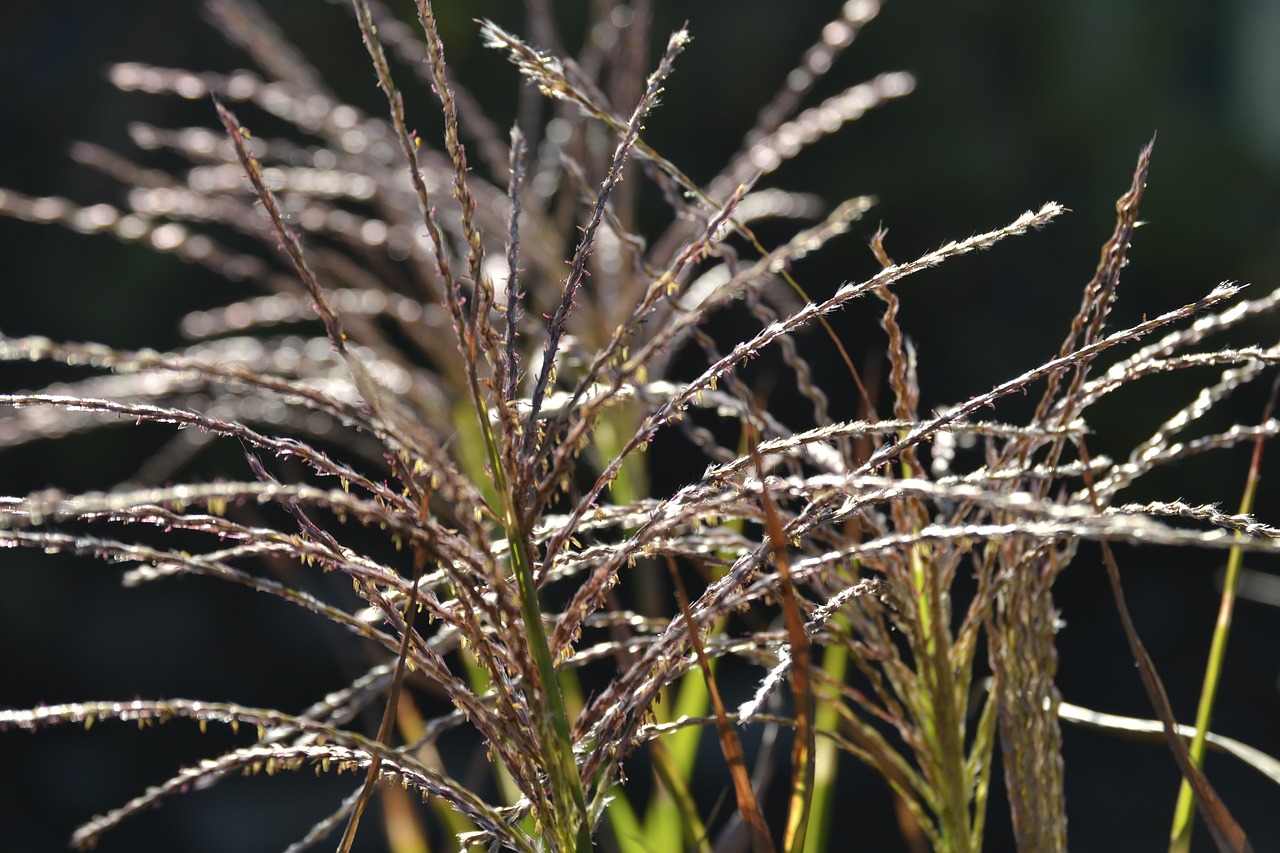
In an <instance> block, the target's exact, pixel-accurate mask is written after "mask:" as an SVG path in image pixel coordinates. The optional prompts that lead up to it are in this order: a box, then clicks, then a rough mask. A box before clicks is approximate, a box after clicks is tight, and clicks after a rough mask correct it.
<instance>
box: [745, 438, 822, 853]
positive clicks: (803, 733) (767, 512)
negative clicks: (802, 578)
mask: <svg viewBox="0 0 1280 853" xmlns="http://www.w3.org/2000/svg"><path fill="white" fill-rule="evenodd" d="M743 428H744V429H745V430H746V433H747V446H748V449H749V452H750V454H751V461H752V462H753V463H754V464H755V466H756V473H757V474H758V475H759V476H760V484H761V488H760V504H761V506H763V507H764V518H765V531H766V532H767V533H768V534H769V549H770V551H772V553H773V562H774V565H775V566H776V567H777V569H778V599H779V603H780V604H781V606H782V614H783V618H784V619H785V620H786V625H787V640H788V642H789V643H790V645H791V697H792V700H793V701H794V702H795V715H796V730H795V740H794V741H793V742H792V747H791V774H792V775H791V800H790V803H789V804H788V808H787V823H786V833H785V834H784V836H783V842H782V845H783V849H785V850H786V851H787V853H800V851H802V850H804V840H805V835H806V833H807V832H808V829H809V811H810V809H811V807H812V805H813V779H814V768H815V764H814V761H815V749H816V744H815V743H814V741H815V737H816V736H815V732H814V727H813V715H814V698H813V673H812V671H811V665H812V661H813V645H812V643H810V641H809V632H808V631H806V630H805V626H804V614H803V613H801V612H800V604H799V597H798V596H797V595H796V588H795V583H794V582H793V581H792V578H791V568H790V564H789V563H788V562H787V538H786V533H785V532H784V531H783V529H782V519H781V517H780V516H779V515H778V508H777V506H776V505H775V504H774V502H773V497H772V496H770V494H769V490H768V489H767V488H765V487H764V483H765V467H764V460H763V459H762V458H761V457H760V451H759V438H760V437H759V435H758V434H757V432H756V429H755V426H754V424H752V423H751V421H749V420H748V421H744V422H743Z"/></svg>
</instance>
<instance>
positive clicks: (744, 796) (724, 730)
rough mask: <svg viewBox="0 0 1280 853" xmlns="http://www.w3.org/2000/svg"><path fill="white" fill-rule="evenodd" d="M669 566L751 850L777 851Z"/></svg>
mask: <svg viewBox="0 0 1280 853" xmlns="http://www.w3.org/2000/svg"><path fill="white" fill-rule="evenodd" d="M667 568H668V569H669V570H670V572H671V582H672V584H674V586H675V590H676V597H677V599H678V600H679V602H680V611H681V612H682V613H683V614H684V621H685V625H686V626H687V627H688V629H689V644H690V645H692V646H693V652H694V654H695V655H697V658H698V667H699V669H701V670H702V675H703V677H704V678H706V680H707V692H708V693H709V694H710V695H711V705H712V707H713V708H714V709H715V712H716V734H717V735H719V737H720V749H721V751H722V752H723V753H724V760H725V762H726V763H728V765H729V773H730V775H731V776H732V777H733V794H734V797H735V798H736V799H737V801H738V814H739V815H740V816H741V817H742V822H743V823H744V824H745V825H746V828H747V837H748V838H750V840H751V850H752V853H774V846H773V839H772V838H771V837H770V836H769V826H768V824H766V823H765V821H764V813H763V812H761V811H760V801H759V800H757V799H756V794H755V791H753V790H752V788H751V774H750V773H749V772H748V771H747V762H746V759H745V758H744V757H743V753H742V741H741V740H739V738H738V733H737V732H736V731H734V730H733V723H732V721H730V719H729V712H728V711H727V710H726V709H725V706H724V700H723V699H722V698H721V697H720V688H719V686H718V685H717V684H716V679H715V676H714V675H713V674H712V673H711V664H710V663H709V662H708V660H707V650H706V647H705V646H704V645H703V642H702V635H701V634H700V632H699V628H698V625H697V623H695V622H694V621H693V611H692V610H690V608H689V596H688V594H687V593H686V592H685V589H684V583H683V582H682V581H681V580H680V573H679V572H678V571H677V570H676V564H675V560H674V559H672V558H671V557H667Z"/></svg>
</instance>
